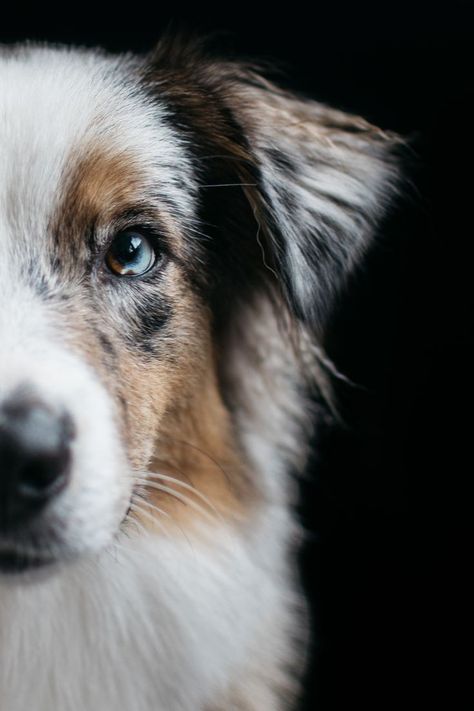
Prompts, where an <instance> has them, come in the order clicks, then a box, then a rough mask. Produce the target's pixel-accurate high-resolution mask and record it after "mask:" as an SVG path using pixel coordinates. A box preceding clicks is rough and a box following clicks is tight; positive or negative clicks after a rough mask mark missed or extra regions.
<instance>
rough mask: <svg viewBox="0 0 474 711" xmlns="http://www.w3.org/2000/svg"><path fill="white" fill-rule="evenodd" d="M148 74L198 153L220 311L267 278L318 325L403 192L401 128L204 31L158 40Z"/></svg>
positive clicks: (203, 215) (298, 311)
mask: <svg viewBox="0 0 474 711" xmlns="http://www.w3.org/2000/svg"><path fill="white" fill-rule="evenodd" d="M147 76H148V80H149V82H150V84H153V85H154V86H155V87H156V89H157V91H159V92H160V94H161V95H162V96H165V97H166V100H167V102H168V103H169V106H170V107H171V108H170V111H171V120H173V121H174V123H175V124H176V125H177V126H178V127H179V128H181V130H182V131H183V132H184V134H185V135H186V136H187V137H189V141H188V143H189V146H190V148H191V150H193V151H194V153H195V159H196V161H195V162H196V166H197V170H198V172H199V176H200V183H201V193H200V218H201V224H202V226H203V231H205V232H206V235H207V236H208V237H209V238H210V239H209V241H208V250H209V254H210V255H211V259H212V260H213V267H214V268H213V269H211V272H212V277H211V283H212V285H213V294H214V302H215V304H216V309H215V310H216V313H218V312H219V309H222V308H224V307H225V305H227V304H230V303H232V301H233V300H235V298H239V299H241V298H242V296H243V295H244V294H248V292H249V291H252V290H254V289H256V288H258V287H259V285H261V284H262V283H263V282H265V283H267V284H271V285H272V288H274V289H276V290H277V291H278V292H279V293H280V294H282V295H283V297H284V299H285V302H286V304H287V306H288V308H289V309H290V311H291V312H292V313H293V315H294V316H296V317H297V319H299V320H300V321H302V322H303V323H304V324H306V325H307V326H309V327H310V328H311V329H316V330H320V328H321V325H322V324H323V322H324V319H325V316H326V314H327V313H328V309H329V307H330V306H331V305H332V302H333V300H334V297H335V294H336V293H337V291H338V289H339V288H340V286H341V284H342V283H343V282H344V280H345V278H346V276H347V275H348V274H349V273H350V272H351V270H352V269H353V268H354V265H356V264H357V262H358V261H359V260H360V258H361V256H362V255H363V253H364V251H365V249H366V247H367V245H368V244H369V243H370V238H371V236H372V235H373V233H374V229H375V227H376V225H377V223H378V221H379V220H380V218H381V217H382V216H383V214H384V211H385V210H386V208H387V205H388V204H389V203H390V201H391V199H392V197H393V196H394V195H395V194H396V191H397V185H398V175H399V170H398V164H397V163H398V161H397V148H398V146H399V145H400V143H401V140H400V138H399V137H397V136H396V135H394V134H392V133H387V132H384V131H382V130H380V129H378V128H375V127H374V126H372V125H370V124H369V123H368V122H367V121H365V120H364V119H362V118H360V117H358V116H353V115H349V114H346V113H343V112H341V111H337V110H335V109H332V108H329V107H327V106H325V105H323V104H320V103H317V102H315V101H311V100H308V99H305V98H300V97H298V96H295V95H294V94H291V93H289V92H287V91H284V90H282V89H280V88H278V87H277V86H275V85H274V84H273V83H271V82H269V81H268V80H267V79H265V78H264V77H263V76H262V75H261V73H260V72H259V71H258V70H257V69H256V68H255V67H253V66H251V65H248V64H243V63H238V62H229V61H225V60H216V59H213V58H210V57H208V56H207V55H206V52H205V51H204V50H203V48H202V46H201V44H200V43H199V42H183V41H182V39H180V38H175V39H174V40H172V41H170V40H165V41H163V42H162V43H160V45H159V46H158V47H157V49H156V50H155V52H154V53H153V55H152V56H151V58H150V59H149V62H148V65H147ZM236 295H238V297H236Z"/></svg>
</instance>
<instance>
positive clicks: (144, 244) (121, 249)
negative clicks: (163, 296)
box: [105, 230, 156, 276]
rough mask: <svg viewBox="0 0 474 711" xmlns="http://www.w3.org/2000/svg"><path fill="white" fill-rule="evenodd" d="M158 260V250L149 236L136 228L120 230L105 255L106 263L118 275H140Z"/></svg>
mask: <svg viewBox="0 0 474 711" xmlns="http://www.w3.org/2000/svg"><path fill="white" fill-rule="evenodd" d="M155 262H156V252H155V250H154V249H153V247H152V246H151V244H150V241H149V240H148V238H147V237H145V236H144V235H142V234H140V232H136V231H135V230H124V231H123V232H119V233H118V234H117V235H116V236H115V239H114V241H113V242H112V244H111V245H110V247H109V250H108V252H107V254H106V255H105V263H106V264H107V266H108V268H109V269H110V271H111V272H113V273H114V274H116V275H117V276H140V275H141V274H145V272H147V271H149V270H150V269H151V268H152V266H153V265H154V264H155Z"/></svg>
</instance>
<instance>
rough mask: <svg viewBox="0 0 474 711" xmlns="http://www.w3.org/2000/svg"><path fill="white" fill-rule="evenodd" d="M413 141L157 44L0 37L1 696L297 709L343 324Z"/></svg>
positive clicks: (235, 709)
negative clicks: (328, 332)
mask: <svg viewBox="0 0 474 711" xmlns="http://www.w3.org/2000/svg"><path fill="white" fill-rule="evenodd" d="M398 143H399V139H398V138H397V137H396V136H395V135H393V134H389V133H386V132H384V131H382V130H380V129H378V128H375V127H374V126H372V125H370V124H369V123H368V122H367V121H365V120H364V119H362V118H360V117H357V116H353V115H349V114H347V113H344V112H341V111H338V110H335V109H332V108H329V107H327V106H325V105H322V104H319V103H317V102H315V101H312V100H307V99H305V98H302V97H298V96H296V95H294V94H292V93H289V92H287V91H285V90H282V89H280V88H279V87H278V86H276V85H274V84H273V83H272V82H271V81H269V80H268V79H267V78H265V76H264V74H263V73H262V72H261V71H259V69H258V68H256V67H255V66H253V65H250V64H246V63H240V62H237V61H233V60H232V61H230V60H225V59H220V58H215V57H212V56H210V55H209V54H208V52H207V51H206V49H203V48H202V47H201V45H200V43H199V42H193V41H192V42H183V41H181V40H173V41H170V40H165V41H162V42H161V43H160V44H159V46H158V47H157V48H156V50H155V51H153V52H152V53H151V54H150V55H148V56H135V55H131V54H125V55H111V54H107V53H105V52H102V51H100V50H88V49H75V48H72V49H71V48H65V47H52V46H37V45H28V44H25V45H20V46H13V47H4V48H2V49H1V50H0V146H1V151H0V156H1V158H0V292H1V310H0V332H1V338H0V708H1V709H2V711H277V710H278V711H283V710H284V709H285V710H288V709H294V708H295V704H296V703H297V698H298V689H299V680H300V677H301V673H302V671H303V669H304V664H305V656H306V649H307V644H308V639H307V638H308V635H307V629H308V623H307V613H306V605H305V601H304V596H303V595H302V594H301V589H300V584H299V581H298V573H297V569H296V553H297V550H298V545H299V543H300V540H301V531H300V526H299V525H298V521H297V517H296V515H295V512H294V506H295V502H296V500H297V487H298V476H297V475H298V473H299V472H301V471H302V470H303V468H304V466H305V461H306V458H307V455H308V447H309V439H310V436H311V432H312V428H313V425H314V421H315V416H316V419H317V414H318V413H317V411H315V410H317V408H315V407H314V406H313V405H312V404H311V403H314V402H316V401H317V399H315V398H313V399H311V400H310V399H309V397H308V393H309V392H310V390H311V389H313V388H317V389H319V391H321V392H322V393H323V394H324V393H325V392H326V390H327V382H326V379H325V374H324V367H322V366H321V357H320V355H321V352H322V351H321V343H322V340H321V339H322V334H323V332H324V324H325V321H326V319H327V315H328V313H329V310H330V308H331V305H332V303H333V301H334V299H335V297H336V295H337V292H338V289H339V288H340V286H341V284H342V283H343V282H344V279H345V278H346V276H347V274H349V273H350V272H351V270H352V269H353V268H354V266H355V265H356V264H357V262H358V261H359V259H360V258H361V256H362V255H363V253H364V251H365V250H366V248H367V246H368V245H369V244H370V238H371V235H373V234H374V229H375V227H376V225H377V223H378V221H379V220H380V219H381V217H382V216H383V214H384V213H385V211H386V208H387V205H388V204H389V203H390V201H391V199H392V196H393V195H394V194H395V193H396V191H397V184H398V173H399V171H398V167H397V165H398V159H397V157H396V156H397V145H398Z"/></svg>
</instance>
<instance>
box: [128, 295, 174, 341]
mask: <svg viewBox="0 0 474 711" xmlns="http://www.w3.org/2000/svg"><path fill="white" fill-rule="evenodd" d="M144 296H146V295H144V294H143V295H141V300H137V302H136V303H135V304H134V307H133V325H132V328H131V329H130V331H127V341H128V342H129V343H130V345H132V346H133V347H134V348H138V349H140V350H141V351H144V352H145V353H147V354H152V355H156V351H157V348H158V344H157V343H156V341H155V337H156V335H157V333H159V332H160V331H162V330H163V328H164V327H165V326H166V324H167V323H168V321H169V320H170V318H171V316H172V313H173V311H172V307H171V304H170V303H169V302H167V301H166V300H164V299H162V298H160V300H159V301H158V303H157V300H156V299H150V300H148V299H144Z"/></svg>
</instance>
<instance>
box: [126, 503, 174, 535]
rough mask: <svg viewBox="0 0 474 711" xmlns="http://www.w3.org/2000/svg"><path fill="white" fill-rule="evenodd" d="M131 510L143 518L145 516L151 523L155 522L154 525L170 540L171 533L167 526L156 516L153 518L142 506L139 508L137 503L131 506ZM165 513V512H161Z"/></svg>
mask: <svg viewBox="0 0 474 711" xmlns="http://www.w3.org/2000/svg"><path fill="white" fill-rule="evenodd" d="M130 508H131V510H132V511H135V512H136V513H138V514H140V515H141V516H145V518H148V519H149V520H150V521H153V523H154V524H156V525H158V527H159V528H160V530H161V531H162V533H163V534H164V535H165V536H166V537H167V538H170V534H169V531H167V530H166V528H165V526H163V524H162V523H161V521H159V520H158V518H157V517H156V516H153V514H152V513H150V512H149V511H145V509H143V508H142V507H141V506H139V505H138V504H136V503H132V504H130ZM160 513H163V512H160Z"/></svg>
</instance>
